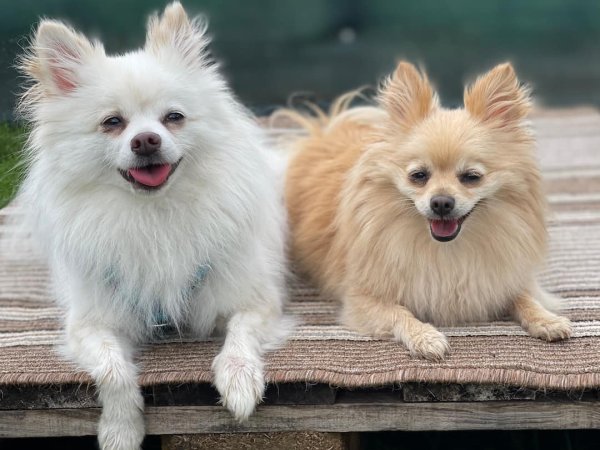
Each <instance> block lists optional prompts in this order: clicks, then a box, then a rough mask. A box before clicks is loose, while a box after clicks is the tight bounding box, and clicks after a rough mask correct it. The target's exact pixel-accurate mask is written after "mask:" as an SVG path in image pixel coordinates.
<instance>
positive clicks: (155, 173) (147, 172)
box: [129, 164, 171, 187]
mask: <svg viewBox="0 0 600 450" xmlns="http://www.w3.org/2000/svg"><path fill="white" fill-rule="evenodd" d="M169 173H171V164H160V165H154V166H147V167H140V168H139V169H129V175H131V176H132V177H133V179H134V180H135V181H137V182H138V183H140V184H143V185H144V186H151V187H155V186H160V185H161V184H163V183H164V182H165V181H167V178H168V176H169Z"/></svg>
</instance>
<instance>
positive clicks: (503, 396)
mask: <svg viewBox="0 0 600 450" xmlns="http://www.w3.org/2000/svg"><path fill="white" fill-rule="evenodd" d="M535 394H536V391H534V390H533V389H522V388H517V387H514V386H501V385H497V384H434V383H407V384H404V385H403V386H402V397H403V400H404V401H405V402H482V401H494V400H496V401H501V400H535Z"/></svg>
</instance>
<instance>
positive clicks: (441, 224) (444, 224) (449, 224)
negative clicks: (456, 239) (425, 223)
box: [431, 220, 458, 237]
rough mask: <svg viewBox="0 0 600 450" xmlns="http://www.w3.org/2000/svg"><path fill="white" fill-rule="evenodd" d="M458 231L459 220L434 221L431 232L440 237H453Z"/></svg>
mask: <svg viewBox="0 0 600 450" xmlns="http://www.w3.org/2000/svg"><path fill="white" fill-rule="evenodd" d="M456 230H458V220H432V221H431V231H433V234H435V235H436V236H439V237H448V236H452V235H453V234H454V233H456Z"/></svg>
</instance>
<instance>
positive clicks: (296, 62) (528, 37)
mask: <svg viewBox="0 0 600 450" xmlns="http://www.w3.org/2000/svg"><path fill="white" fill-rule="evenodd" d="M0 3H1V4H2V6H3V7H2V9H1V11H2V14H0V87H1V94H0V115H1V117H0V118H5V119H11V118H12V115H11V114H12V110H13V107H14V102H15V95H14V94H15V92H18V81H17V75H16V72H15V71H14V69H13V68H12V65H13V64H14V61H15V56H16V55H17V54H18V52H19V51H20V50H19V49H20V46H23V45H24V44H25V43H26V36H27V35H28V34H29V32H30V31H31V29H32V27H33V26H34V24H35V23H36V21H37V20H38V18H39V17H40V16H46V17H60V18H63V19H65V20H67V21H68V22H70V23H72V24H73V25H75V26H76V27H78V28H80V29H81V30H83V31H84V32H86V33H88V34H90V35H92V36H97V37H100V38H101V39H102V40H103V41H104V42H105V45H106V48H107V50H108V51H109V52H120V51H124V50H127V49H131V48H135V47H138V46H141V45H142V44H143V41H144V24H145V20H146V16H147V15H148V14H149V13H150V12H152V11H156V10H159V9H162V7H163V6H164V5H165V4H166V1H165V0H137V1H118V0H104V1H92V0H18V1H17V0H0ZM183 4H184V6H185V7H186V8H187V9H188V10H189V11H191V12H193V13H205V14H207V15H208V17H209V18H210V22H211V28H210V30H211V34H212V35H213V36H214V42H213V46H212V51H213V53H214V54H215V56H216V57H217V59H219V60H220V61H221V62H222V63H223V66H224V70H225V73H226V75H227V78H228V79H229V80H230V81H231V83H232V85H233V88H234V89H235V91H236V92H237V93H238V95H239V96H240V98H241V99H242V100H243V101H244V102H245V103H246V104H247V105H249V106H251V107H253V108H254V109H255V110H258V111H259V112H268V108H269V107H272V106H274V105H281V104H283V103H285V101H286V99H287V98H288V97H289V96H290V94H292V93H305V94H306V93H309V94H311V95H314V97H315V98H316V99H318V100H325V101H326V100H328V99H331V98H332V97H334V96H336V95H338V94H339V93H341V92H343V91H345V90H348V89H351V88H354V87H358V86H361V85H364V84H373V85H374V84H376V82H377V80H378V79H380V77H381V76H383V75H384V74H386V73H388V72H389V71H390V70H391V69H392V68H393V66H394V64H395V61H396V60H397V59H398V58H400V57H404V58H409V59H410V60H412V61H414V62H417V63H422V64H424V65H425V67H426V68H427V69H428V71H429V73H430V77H431V78H432V80H433V81H434V82H435V83H436V84H437V86H438V87H439V89H440V91H441V97H442V100H443V101H445V103H446V104H448V105H454V104H457V103H458V102H460V100H461V97H462V84H463V82H464V81H465V80H467V79H470V78H472V77H473V76H474V74H476V73H478V72H480V71H483V70H486V69H487V68H489V67H490V66H492V65H493V64H495V63H497V62H500V61H503V60H506V59H510V60H512V61H514V62H515V63H516V67H517V70H518V71H519V73H520V75H521V77H522V78H523V79H525V80H527V81H530V82H532V84H533V85H534V88H535V93H536V94H537V95H538V97H539V98H540V99H541V100H542V102H543V103H544V104H546V105H550V106H563V105H579V104H592V105H600V1H599V0H483V1H482V0H446V1H444V0H442V1H439V0H438V1H431V0H420V1H398V0H252V1H244V0H184V1H183Z"/></svg>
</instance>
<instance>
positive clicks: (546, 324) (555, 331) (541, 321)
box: [527, 313, 573, 341]
mask: <svg viewBox="0 0 600 450" xmlns="http://www.w3.org/2000/svg"><path fill="white" fill-rule="evenodd" d="M527 332H528V333H529V334H530V335H531V336H533V337H536V338H539V339H543V340H545V341H561V340H563V339H568V338H570V337H571V334H572V332H573V329H572V325H571V321H570V320H569V319H567V318H566V317H562V316H558V315H556V314H552V313H547V314H544V317H539V318H536V319H534V320H531V321H529V322H528V323H527Z"/></svg>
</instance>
